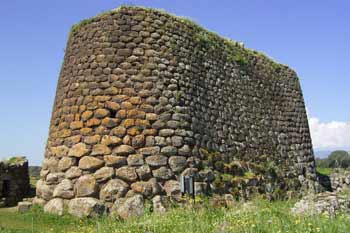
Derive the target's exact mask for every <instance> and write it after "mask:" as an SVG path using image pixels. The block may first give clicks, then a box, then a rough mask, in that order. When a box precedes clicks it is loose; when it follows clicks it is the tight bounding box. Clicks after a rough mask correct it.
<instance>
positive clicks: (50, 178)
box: [46, 172, 64, 185]
mask: <svg viewBox="0 0 350 233" xmlns="http://www.w3.org/2000/svg"><path fill="white" fill-rule="evenodd" d="M63 178H64V173H63V172H56V173H50V174H48V175H47V176H46V184H48V185H51V184H58V183H59V182H61V180H63Z"/></svg>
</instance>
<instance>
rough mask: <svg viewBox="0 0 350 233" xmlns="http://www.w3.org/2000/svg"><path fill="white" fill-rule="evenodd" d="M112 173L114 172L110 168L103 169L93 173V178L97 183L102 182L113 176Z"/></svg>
mask: <svg viewBox="0 0 350 233" xmlns="http://www.w3.org/2000/svg"><path fill="white" fill-rule="evenodd" d="M114 173H115V172H114V169H113V168H112V167H103V168H100V169H98V170H97V171H96V172H95V173H94V177H95V178H96V180H97V182H103V181H106V180H109V179H111V178H112V177H113V176H114Z"/></svg>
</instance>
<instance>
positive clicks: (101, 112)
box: [94, 108, 109, 119]
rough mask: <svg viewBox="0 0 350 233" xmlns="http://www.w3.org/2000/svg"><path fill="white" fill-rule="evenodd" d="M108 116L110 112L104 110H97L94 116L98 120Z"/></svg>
mask: <svg viewBox="0 0 350 233" xmlns="http://www.w3.org/2000/svg"><path fill="white" fill-rule="evenodd" d="M108 115H109V111H108V110H107V109H103V108H100V109H97V110H96V111H95V113H94V116H95V117H96V118H98V119H102V118H104V117H106V116H108Z"/></svg>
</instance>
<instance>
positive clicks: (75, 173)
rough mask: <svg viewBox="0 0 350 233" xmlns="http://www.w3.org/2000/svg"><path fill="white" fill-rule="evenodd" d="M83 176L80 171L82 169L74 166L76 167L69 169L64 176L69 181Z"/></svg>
mask: <svg viewBox="0 0 350 233" xmlns="http://www.w3.org/2000/svg"><path fill="white" fill-rule="evenodd" d="M81 174H82V171H81V170H80V168H79V167H76V166H74V167H71V168H69V169H68V170H67V171H66V172H65V174H64V175H65V177H66V178H67V179H74V178H77V177H79V176H81Z"/></svg>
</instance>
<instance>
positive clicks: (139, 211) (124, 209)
mask: <svg viewBox="0 0 350 233" xmlns="http://www.w3.org/2000/svg"><path fill="white" fill-rule="evenodd" d="M112 213H113V214H116V215H118V216H119V217H121V218H123V219H128V218H130V217H139V216H142V215H143V214H144V199H143V197H142V196H141V195H135V196H133V197H130V198H127V199H125V201H123V202H122V203H121V202H116V203H115V204H114V206H113V208H112Z"/></svg>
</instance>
